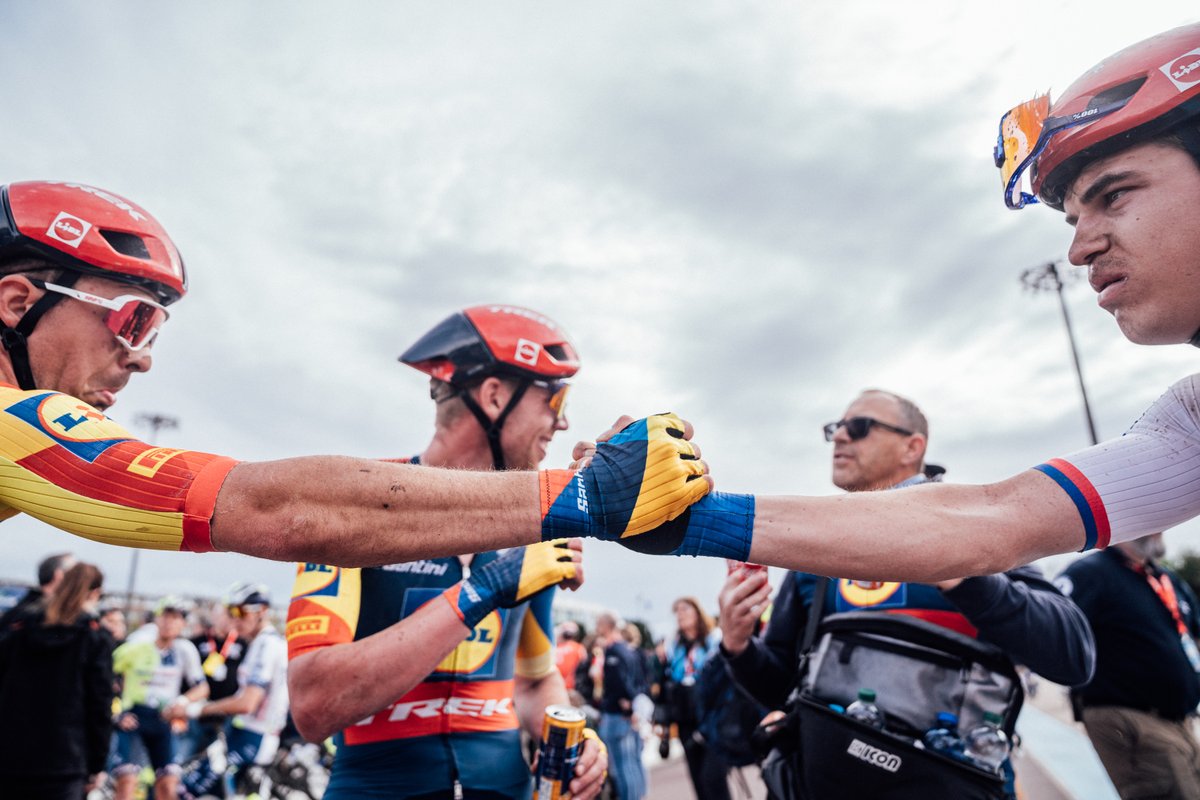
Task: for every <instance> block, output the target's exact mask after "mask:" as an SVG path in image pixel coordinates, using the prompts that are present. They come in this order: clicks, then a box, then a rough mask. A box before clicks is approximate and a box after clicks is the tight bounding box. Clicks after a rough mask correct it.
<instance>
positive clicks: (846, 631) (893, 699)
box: [763, 582, 1025, 800]
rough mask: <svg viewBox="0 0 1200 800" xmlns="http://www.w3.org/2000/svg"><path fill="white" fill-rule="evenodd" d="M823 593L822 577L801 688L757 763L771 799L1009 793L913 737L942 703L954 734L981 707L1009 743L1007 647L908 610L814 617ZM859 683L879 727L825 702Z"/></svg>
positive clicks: (1013, 706)
mask: <svg viewBox="0 0 1200 800" xmlns="http://www.w3.org/2000/svg"><path fill="white" fill-rule="evenodd" d="M823 597H824V585H823V584H822V582H819V583H818V587H817V594H816V595H815V597H814V603H813V608H812V609H811V610H810V613H809V625H808V627H807V629H806V631H805V635H804V640H803V641H802V654H801V656H800V660H799V667H798V681H797V687H796V689H795V690H794V691H793V693H792V696H791V697H790V698H789V700H788V705H787V709H786V710H787V716H786V718H785V720H784V721H783V722H782V723H781V724H779V725H778V726H774V727H775V731H774V735H773V736H772V744H773V745H774V749H773V750H772V751H771V753H770V755H769V756H768V758H767V760H766V762H765V763H764V764H763V777H764V780H766V782H767V786H768V788H769V789H770V791H771V796H772V797H776V798H780V800H824V799H825V798H849V797H870V798H872V799H873V800H900V799H902V798H903V799H905V800H907V798H920V800H928V798H930V797H953V798H956V800H958V799H960V798H961V799H963V800H976V799H977V800H1002V798H1005V797H1006V796H1007V794H1006V792H1005V789H1004V778H1003V777H1002V776H1001V775H999V774H997V773H992V772H989V771H986V770H984V769H981V768H978V767H976V766H974V765H972V764H968V763H965V762H963V761H961V760H958V759H954V758H950V757H948V756H945V755H942V754H940V753H935V752H932V751H930V750H926V749H925V748H924V746H923V744H919V742H920V740H921V738H922V735H923V734H924V732H925V731H926V730H928V729H929V728H930V727H932V726H933V723H934V720H935V718H936V715H937V713H938V712H942V711H948V712H952V713H954V714H956V715H957V716H958V718H959V720H960V723H959V733H960V735H961V734H963V733H965V732H966V731H967V730H969V729H970V728H971V727H973V726H974V725H976V724H977V723H978V722H979V721H980V720H981V719H982V717H983V714H984V713H985V712H989V711H990V712H994V713H997V714H999V715H1000V716H1001V718H1002V720H1003V723H1002V725H1001V727H1002V728H1003V730H1004V731H1005V733H1006V734H1007V735H1008V737H1009V741H1012V737H1013V729H1014V727H1015V726H1016V721H1017V715H1018V714H1019V713H1020V711H1021V705H1022V703H1023V702H1024V697H1025V693H1024V689H1023V688H1022V686H1021V680H1020V677H1019V676H1018V675H1017V672H1016V668H1015V667H1014V665H1013V663H1012V660H1011V659H1010V658H1009V657H1008V655H1007V654H1006V653H1004V651H1002V650H1001V649H1000V648H998V647H995V646H993V645H991V644H988V643H986V642H980V641H978V640H976V639H972V638H970V637H968V636H964V635H962V634H960V633H957V632H955V631H952V630H950V629H948V628H944V627H942V626H939V625H934V624H932V623H929V622H925V621H923V620H919V619H916V618H914V617H910V616H907V615H904V614H887V613H880V612H851V613H845V614H833V615H830V616H828V617H825V618H824V619H821V618H820V617H821V599H822V598H823ZM818 621H819V626H818ZM818 627H819V631H818ZM818 633H819V635H818ZM814 642H815V644H814ZM867 687H869V688H871V689H874V690H875V691H876V693H877V697H878V700H877V704H878V706H879V708H880V710H881V711H882V712H883V713H884V716H885V727H884V729H883V730H878V729H876V728H872V727H869V726H867V725H864V724H862V723H860V722H858V721H857V720H854V719H851V718H849V717H847V716H846V715H845V714H844V713H841V712H839V711H837V710H835V709H834V708H832V706H835V705H836V706H841V707H846V706H849V704H850V703H851V702H853V701H854V700H855V698H856V696H857V693H858V690H859V689H861V688H867Z"/></svg>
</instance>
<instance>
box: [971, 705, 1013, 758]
mask: <svg viewBox="0 0 1200 800" xmlns="http://www.w3.org/2000/svg"><path fill="white" fill-rule="evenodd" d="M1003 722H1004V718H1003V717H1001V716H1000V715H999V714H997V713H995V712H992V711H987V712H984V715H983V722H982V723H980V724H979V725H977V726H975V727H974V728H972V729H971V732H970V733H968V734H967V739H966V750H965V754H966V756H967V758H968V759H970V760H971V761H973V762H975V764H976V765H978V766H980V767H982V768H984V769H986V770H988V771H989V772H996V771H998V770H999V769H1000V765H1001V764H1003V763H1004V759H1006V758H1008V736H1006V735H1005V733H1004V730H1003V729H1002V728H1001V727H1000V726H1001V724H1002V723H1003Z"/></svg>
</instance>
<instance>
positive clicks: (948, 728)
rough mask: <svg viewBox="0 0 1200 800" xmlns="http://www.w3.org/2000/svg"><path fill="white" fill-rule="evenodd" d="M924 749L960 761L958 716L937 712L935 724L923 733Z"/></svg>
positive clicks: (961, 751) (946, 712) (961, 749)
mask: <svg viewBox="0 0 1200 800" xmlns="http://www.w3.org/2000/svg"><path fill="white" fill-rule="evenodd" d="M925 749H926V750H932V751H933V752H935V753H941V754H942V755H944V756H947V757H949V758H954V759H962V755H963V740H962V739H960V738H959V736H958V716H957V715H956V714H951V713H950V712H949V711H942V712H939V713H938V715H937V722H936V723H935V724H934V726H933V727H932V728H930V729H929V730H928V731H926V733H925Z"/></svg>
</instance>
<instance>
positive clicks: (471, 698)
mask: <svg viewBox="0 0 1200 800" xmlns="http://www.w3.org/2000/svg"><path fill="white" fill-rule="evenodd" d="M512 698H513V682H512V681H499V682H492V681H487V682H484V683H459V682H453V683H423V684H421V685H419V686H417V687H415V688H414V689H413V690H412V691H410V692H408V693H407V694H406V695H404V696H403V697H401V698H400V699H398V700H397V701H396V702H394V703H392V704H391V705H390V706H388V707H387V708H385V709H383V710H382V711H379V712H377V713H375V714H372V715H371V716H369V717H367V718H366V719H364V720H362V721H361V722H358V723H355V724H354V725H351V726H350V727H348V728H346V729H345V730H344V731H343V732H342V733H343V734H344V737H345V739H344V741H345V744H347V745H351V746H353V745H359V744H367V743H369V742H383V741H389V740H393V739H411V738H414V737H418V736H435V735H438V734H445V733H488V732H493V731H506V730H515V729H516V728H517V725H518V723H517V715H516V711H515V710H514V709H513V699H512Z"/></svg>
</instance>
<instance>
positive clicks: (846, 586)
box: [837, 578, 908, 611]
mask: <svg viewBox="0 0 1200 800" xmlns="http://www.w3.org/2000/svg"><path fill="white" fill-rule="evenodd" d="M907 599H908V592H907V587H906V586H905V584H903V583H895V582H893V581H852V580H847V579H845V578H842V579H841V580H839V581H838V587H837V610H838V611H850V610H854V609H857V608H903V607H904V605H905V603H906V602H907Z"/></svg>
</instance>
